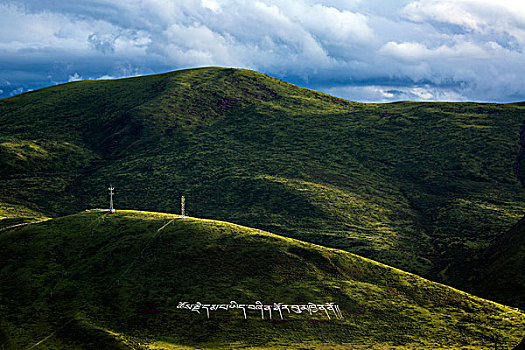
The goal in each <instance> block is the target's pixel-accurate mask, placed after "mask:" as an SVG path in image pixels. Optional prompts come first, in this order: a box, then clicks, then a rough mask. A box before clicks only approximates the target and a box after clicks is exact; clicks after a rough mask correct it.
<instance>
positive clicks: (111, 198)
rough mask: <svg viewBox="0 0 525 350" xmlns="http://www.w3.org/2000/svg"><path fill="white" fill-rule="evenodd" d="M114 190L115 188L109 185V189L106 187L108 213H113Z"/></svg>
mask: <svg viewBox="0 0 525 350" xmlns="http://www.w3.org/2000/svg"><path fill="white" fill-rule="evenodd" d="M114 189H115V187H113V186H111V185H109V187H108V190H109V211H110V212H111V213H114V212H115V209H114V208H113V190H114Z"/></svg>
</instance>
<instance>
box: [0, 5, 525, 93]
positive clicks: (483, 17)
mask: <svg viewBox="0 0 525 350" xmlns="http://www.w3.org/2000/svg"><path fill="white" fill-rule="evenodd" d="M524 48H525V1H522V0H519V1H516V0H477V1H471V0H450V1H449V0H328V1H315V0H289V1H286V0H280V1H276V0H252V1H250V0H82V1H69V0H16V1H10V0H0V97H8V96H11V95H14V94H18V93H20V92H24V91H27V90H30V89H36V88H40V87H44V86H49V85H54V84H58V83H64V82H68V81H73V80H80V79H101V78H118V77H128V76H135V75H143V74H151V73H157V72H166V71H170V70H176V69H181V68H188V67H200V66H210V65H213V66H227V67H242V68H249V69H254V70H257V71H260V72H263V73H266V74H269V75H272V76H274V77H277V78H280V79H283V80H286V81H288V82H292V83H295V84H298V85H301V86H304V87H309V88H312V89H316V90H320V91H324V92H327V93H330V94H333V95H336V96H340V97H343V98H346V99H349V100H355V101H385V102H387V101H396V100H440V101H462V100H471V101H497V102H508V101H518V100H525V74H524V73H525V54H524V52H523V50H524Z"/></svg>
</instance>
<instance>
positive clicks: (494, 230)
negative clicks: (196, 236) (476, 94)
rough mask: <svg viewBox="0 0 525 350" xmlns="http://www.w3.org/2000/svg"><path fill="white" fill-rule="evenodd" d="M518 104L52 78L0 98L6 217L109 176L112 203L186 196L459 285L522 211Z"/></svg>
mask: <svg viewBox="0 0 525 350" xmlns="http://www.w3.org/2000/svg"><path fill="white" fill-rule="evenodd" d="M524 106H525V105H523V104H477V103H406V102H405V103H392V104H386V105H382V104H363V103H356V102H349V101H344V100H341V99H338V98H336V97H332V96H329V95H326V94H322V93H317V92H315V91H311V90H307V89H303V88H299V87H295V86H293V85H291V84H287V83H284V82H281V81H279V80H277V79H275V78H270V77H268V76H265V75H262V74H260V73H256V72H252V71H247V70H236V69H219V68H203V69H193V70H185V71H176V72H171V73H166V74H162V75H153V76H146V77H139V78H130V79H126V80H115V81H82V82H75V83H71V84H66V85H60V86H57V87H52V88H47V89H44V90H39V91H35V92H31V93H30V94H24V95H19V96H15V97H12V98H9V99H4V100H0V123H1V124H2V125H3V126H5V127H3V128H2V130H1V131H0V165H1V167H0V176H2V179H3V180H4V181H2V183H1V184H0V202H2V207H0V215H1V216H2V217H3V218H5V219H4V220H2V223H1V224H2V225H5V226H7V225H9V224H10V223H18V222H20V221H24V220H26V221H30V220H36V218H35V217H36V216H39V217H49V216H51V217H53V216H60V215H64V214H68V213H73V212H75V211H78V210H83V209H85V208H91V207H96V206H100V205H101V203H105V202H106V201H107V199H106V192H105V188H106V187H107V186H108V185H109V184H113V185H114V186H115V187H116V197H115V200H116V206H117V208H118V207H119V206H121V207H126V208H130V209H148V210H154V211H167V212H174V211H177V210H178V202H179V198H180V196H181V195H183V194H184V195H186V197H187V199H188V203H187V205H188V210H189V212H190V214H191V213H194V214H195V215H196V216H200V217H208V218H216V219H222V220H227V221H233V222H238V223H240V224H243V225H247V226H251V227H256V228H260V229H265V230H268V231H272V232H276V233H279V234H282V235H286V236H289V237H294V238H300V239H301V240H305V241H309V242H313V243H319V244H321V245H324V246H330V247H334V248H341V249H345V250H347V251H350V252H354V253H357V254H360V255H363V256H366V257H369V258H372V259H374V260H378V261H381V262H384V263H388V264H390V265H394V266H396V267H399V268H402V269H403V270H408V271H411V272H414V273H417V274H419V275H423V276H426V277H429V278H431V279H433V280H437V281H440V282H444V283H447V284H452V285H454V286H457V287H467V286H469V285H470V282H469V281H468V279H469V278H470V277H472V273H473V272H472V271H473V268H474V267H475V266H476V264H478V262H479V259H482V256H483V253H484V251H485V249H487V248H488V247H490V246H491V244H492V242H494V240H496V239H497V237H499V236H500V235H502V234H503V233H504V232H506V231H507V230H509V229H510V228H511V227H512V226H513V225H514V224H515V223H516V222H517V221H518V220H519V219H520V218H521V217H522V216H523V211H524V210H525V205H524V204H523V203H525V201H524V200H525V194H524V193H523V190H522V188H521V184H520V181H519V180H518V178H517V177H516V172H515V170H514V165H515V164H516V161H517V160H518V159H519V157H520V152H522V149H521V147H520V145H519V140H520V130H521V127H522V125H523V113H524ZM517 168H518V173H519V169H521V167H519V166H518V167H517ZM19 214H20V215H19ZM465 266H473V267H469V269H465V268H464V267H465ZM456 267H457V268H456ZM465 275H466V276H465ZM523 302H525V301H522V302H521V303H523ZM520 305H521V304H520ZM523 305H525V304H523Z"/></svg>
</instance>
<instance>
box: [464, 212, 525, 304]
mask: <svg viewBox="0 0 525 350" xmlns="http://www.w3.org/2000/svg"><path fill="white" fill-rule="evenodd" d="M481 261H482V263H481V265H480V266H479V270H480V271H482V273H480V275H481V276H483V278H481V279H480V280H474V281H471V283H472V285H471V286H470V288H471V289H472V290H473V291H475V292H476V293H478V294H481V295H483V296H485V297H487V298H491V300H499V301H504V302H505V303H506V304H507V305H513V306H517V307H520V308H523V306H525V295H524V294H523V292H522V291H523V290H525V275H524V273H523V271H525V219H522V220H520V222H518V223H517V224H516V225H515V226H514V227H513V228H512V229H511V230H509V232H507V233H506V234H505V235H503V236H501V237H500V238H499V239H498V240H497V241H496V242H495V243H494V244H492V245H491V246H490V248H489V249H487V251H486V252H485V254H484V255H483V259H482V260H481Z"/></svg>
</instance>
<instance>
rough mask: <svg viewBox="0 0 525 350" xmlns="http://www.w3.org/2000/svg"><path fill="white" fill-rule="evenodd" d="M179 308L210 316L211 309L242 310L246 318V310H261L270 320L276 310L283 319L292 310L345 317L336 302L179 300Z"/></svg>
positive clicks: (339, 317)
mask: <svg viewBox="0 0 525 350" xmlns="http://www.w3.org/2000/svg"><path fill="white" fill-rule="evenodd" d="M177 309H184V310H189V311H192V312H197V313H199V314H200V313H201V310H206V316H207V317H208V318H210V311H218V310H225V311H228V310H242V312H243V315H244V319H246V318H247V315H246V310H254V311H260V312H261V318H262V319H264V315H265V313H267V314H268V316H269V318H270V320H271V319H272V312H273V311H275V312H277V313H279V316H280V317H281V320H282V319H283V312H288V314H291V313H292V312H293V313H295V314H302V313H303V312H308V313H309V314H310V315H313V314H314V313H317V312H324V313H325V314H326V316H327V317H328V319H330V320H331V317H330V314H332V315H333V316H335V318H336V319H339V320H340V319H343V314H342V313H341V309H340V308H339V306H338V305H336V304H335V303H322V304H320V303H307V304H302V305H288V304H283V303H273V304H266V305H265V304H263V303H261V302H260V301H256V302H255V303H254V304H239V303H237V302H235V301H231V302H230V303H229V304H203V303H200V302H196V303H194V304H191V303H188V302H183V301H181V302H179V305H177Z"/></svg>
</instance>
